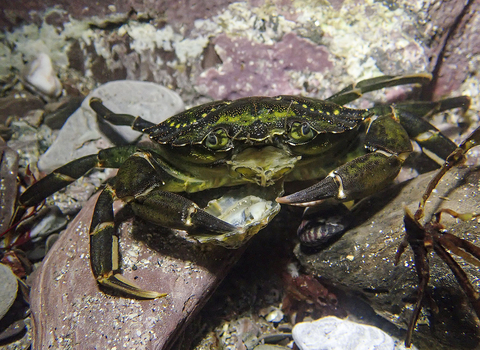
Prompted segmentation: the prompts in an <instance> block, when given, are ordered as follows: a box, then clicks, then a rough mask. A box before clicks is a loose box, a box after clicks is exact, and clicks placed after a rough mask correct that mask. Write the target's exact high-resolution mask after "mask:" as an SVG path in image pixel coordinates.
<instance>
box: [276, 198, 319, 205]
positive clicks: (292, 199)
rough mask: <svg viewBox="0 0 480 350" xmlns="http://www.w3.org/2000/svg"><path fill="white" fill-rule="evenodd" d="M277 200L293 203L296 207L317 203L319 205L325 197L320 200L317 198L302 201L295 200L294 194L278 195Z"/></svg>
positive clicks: (282, 202) (283, 202) (281, 202)
mask: <svg viewBox="0 0 480 350" xmlns="http://www.w3.org/2000/svg"><path fill="white" fill-rule="evenodd" d="M275 200H276V201H277V203H280V204H288V205H293V206H296V207H314V206H316V205H319V204H320V203H321V202H323V199H319V200H315V201H308V202H302V201H299V200H295V198H294V197H293V196H285V197H278V198H277V199H275Z"/></svg>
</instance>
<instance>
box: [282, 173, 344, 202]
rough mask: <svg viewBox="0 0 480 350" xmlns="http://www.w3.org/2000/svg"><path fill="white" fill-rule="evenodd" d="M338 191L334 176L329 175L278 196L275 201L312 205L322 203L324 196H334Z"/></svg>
mask: <svg viewBox="0 0 480 350" xmlns="http://www.w3.org/2000/svg"><path fill="white" fill-rule="evenodd" d="M338 193H339V186H338V184H337V183H336V181H335V179H334V176H330V175H329V176H327V177H326V178H324V179H323V180H322V181H320V182H319V183H316V184H315V185H313V186H310V187H308V188H306V189H304V190H301V191H298V192H295V193H292V194H290V195H288V196H284V197H279V198H277V199H276V201H277V202H278V203H280V204H288V205H295V206H298V207H314V206H316V205H319V204H320V203H322V202H323V200H324V199H326V198H332V197H336V196H337V194H338Z"/></svg>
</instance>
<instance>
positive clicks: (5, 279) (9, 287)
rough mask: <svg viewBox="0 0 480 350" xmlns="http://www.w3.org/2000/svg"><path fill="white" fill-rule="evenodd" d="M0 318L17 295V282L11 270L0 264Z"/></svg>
mask: <svg viewBox="0 0 480 350" xmlns="http://www.w3.org/2000/svg"><path fill="white" fill-rule="evenodd" d="M0 281H2V283H1V285H0V320H1V319H2V318H3V316H5V314H6V313H7V312H8V310H9V309H10V307H11V306H12V305H13V302H14V301H15V298H16V297H17V290H18V282H17V277H16V276H15V275H14V273H13V272H12V270H11V269H10V268H9V267H8V266H7V265H4V264H0Z"/></svg>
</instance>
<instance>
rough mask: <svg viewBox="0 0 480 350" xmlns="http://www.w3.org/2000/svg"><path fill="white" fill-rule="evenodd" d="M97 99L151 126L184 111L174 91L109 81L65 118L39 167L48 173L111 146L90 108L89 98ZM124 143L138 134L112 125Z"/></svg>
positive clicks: (159, 86) (155, 86)
mask: <svg viewBox="0 0 480 350" xmlns="http://www.w3.org/2000/svg"><path fill="white" fill-rule="evenodd" d="M92 97H99V98H101V99H102V100H103V102H104V104H105V106H106V107H108V108H110V109H111V110H112V111H114V112H116V113H127V114H132V115H135V116H137V115H140V116H142V118H144V119H147V120H149V121H151V122H152V123H160V122H162V121H164V120H165V119H167V118H169V117H171V116H172V115H174V114H176V113H178V112H180V111H181V110H183V102H182V100H181V99H180V97H179V96H178V95H177V94H176V93H175V92H173V91H171V90H169V89H167V88H165V87H163V86H161V85H158V84H155V83H150V82H140V81H130V80H121V81H112V82H110V83H107V84H104V85H102V86H100V87H99V88H97V89H95V90H94V91H92V93H90V94H89V95H88V96H87V97H86V98H85V100H84V101H83V103H82V105H81V107H80V108H79V109H77V111H76V112H75V113H73V114H72V115H71V116H70V118H68V120H67V122H66V123H65V125H64V126H63V127H62V129H61V130H60V133H59V134H58V137H57V139H56V140H55V142H54V143H53V144H52V146H51V147H50V148H49V149H48V150H47V152H45V153H44V154H43V155H42V156H41V157H40V160H39V161H38V168H39V169H40V170H42V171H45V172H50V171H52V170H54V169H56V168H58V167H60V166H62V165H64V164H65V163H68V162H69V161H71V160H74V159H77V158H80V157H83V156H85V155H88V154H94V153H97V152H98V151H99V150H100V149H102V148H106V147H111V146H112V145H113V143H112V142H111V141H108V140H107V139H106V138H105V135H104V134H103V133H102V132H101V131H100V128H99V125H98V122H97V116H96V114H95V113H94V112H93V110H92V109H91V108H90V106H89V101H90V98H92ZM112 128H113V129H114V130H115V131H116V132H117V133H119V134H120V135H121V137H122V138H123V139H125V140H126V141H129V142H132V141H134V140H136V139H138V138H139V137H140V135H141V133H139V132H137V131H133V130H131V128H130V127H128V126H112Z"/></svg>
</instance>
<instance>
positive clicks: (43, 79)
mask: <svg viewBox="0 0 480 350" xmlns="http://www.w3.org/2000/svg"><path fill="white" fill-rule="evenodd" d="M26 80H27V82H28V83H29V84H30V85H32V86H33V87H34V88H35V89H36V90H38V91H39V92H41V93H43V94H45V95H47V96H50V97H58V96H59V95H60V94H61V93H62V84H61V83H60V80H58V78H57V75H56V74H55V71H54V69H53V65H52V60H51V59H50V57H49V56H48V55H47V54H45V53H41V54H39V55H38V57H37V58H36V59H35V61H33V62H32V63H31V65H30V69H29V70H28V74H27V76H26Z"/></svg>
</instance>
